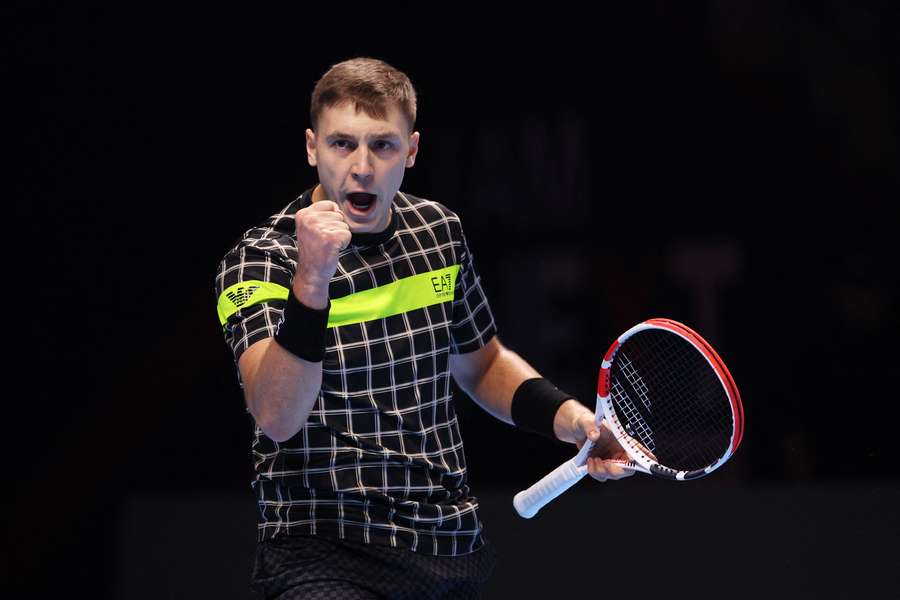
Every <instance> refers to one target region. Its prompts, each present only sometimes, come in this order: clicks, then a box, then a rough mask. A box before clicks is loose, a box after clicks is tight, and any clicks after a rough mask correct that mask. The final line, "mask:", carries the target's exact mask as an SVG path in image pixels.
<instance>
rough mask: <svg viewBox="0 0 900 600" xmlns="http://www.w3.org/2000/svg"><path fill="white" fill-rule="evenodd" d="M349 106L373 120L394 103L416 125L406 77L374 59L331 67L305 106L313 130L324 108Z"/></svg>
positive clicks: (413, 99) (413, 92) (412, 94)
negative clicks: (307, 107)
mask: <svg viewBox="0 0 900 600" xmlns="http://www.w3.org/2000/svg"><path fill="white" fill-rule="evenodd" d="M344 102H353V104H354V105H355V106H356V110H357V111H360V110H361V111H363V112H364V113H366V114H367V115H369V116H370V117H372V118H373V119H384V118H385V117H387V107H388V104H389V103H390V102H396V103H397V104H398V105H399V107H400V112H401V113H403V116H404V117H406V120H407V122H408V123H409V131H410V133H411V132H412V130H413V126H414V125H415V124H416V90H415V89H414V88H413V85H412V82H411V81H410V80H409V77H407V76H406V73H403V72H402V71H399V70H398V69H395V68H394V67H392V66H391V65H389V64H387V63H386V62H384V61H381V60H377V59H374V58H353V59H350V60H346V61H344V62H341V63H338V64H336V65H334V66H332V67H331V68H330V69H328V71H327V72H326V73H325V74H324V75H323V76H322V78H321V79H320V80H319V81H317V82H316V87H315V88H313V93H312V100H311V102H310V106H309V118H310V122H311V124H312V128H313V130H315V129H316V126H317V125H318V119H319V115H320V114H321V112H322V110H323V109H324V108H331V107H334V106H337V105H339V104H343V103H344Z"/></svg>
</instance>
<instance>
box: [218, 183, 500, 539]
mask: <svg viewBox="0 0 900 600" xmlns="http://www.w3.org/2000/svg"><path fill="white" fill-rule="evenodd" d="M310 197H311V190H307V191H306V192H305V193H304V194H303V195H302V196H301V197H300V198H298V199H297V200H295V201H294V202H292V203H291V204H289V205H288V206H286V207H285V208H284V210H282V211H281V212H279V213H278V214H275V215H273V216H272V217H270V218H269V219H268V220H267V221H266V222H264V223H263V224H262V225H260V226H258V227H254V228H252V229H250V230H248V231H247V232H246V233H245V234H244V236H243V237H242V238H241V240H240V241H239V242H238V243H237V244H236V245H235V247H234V248H233V249H231V250H230V251H229V252H228V253H227V254H226V256H225V258H224V259H223V260H222V262H221V263H220V265H219V268H218V272H217V275H216V297H217V298H219V299H220V307H221V306H222V302H223V299H224V297H225V296H228V298H230V299H231V300H230V301H231V302H232V303H233V304H234V308H233V309H232V310H233V311H234V312H232V313H231V314H228V316H227V317H223V316H222V313H221V311H220V319H222V320H223V321H224V323H223V325H224V333H225V339H226V342H227V343H228V345H229V346H230V347H231V349H232V350H233V352H234V359H235V364H237V361H238V359H239V358H240V356H241V354H242V353H243V351H244V350H246V349H247V348H248V347H249V346H250V345H251V344H253V343H254V342H257V341H259V340H261V339H265V338H266V337H271V336H273V335H274V334H275V331H276V330H277V327H278V323H279V321H280V320H281V317H282V312H283V308H284V301H283V299H279V298H273V297H272V294H269V297H268V299H267V300H265V301H254V293H256V292H258V291H259V290H260V289H262V288H265V287H266V284H274V286H273V285H268V287H269V289H270V290H271V289H277V290H280V289H281V288H285V290H286V291H287V290H290V288H291V279H292V277H293V274H294V272H295V270H296V266H297V258H298V256H297V250H296V245H295V243H296V238H295V233H294V214H295V213H296V211H297V210H299V209H301V208H304V207H306V206H309V203H310ZM392 207H393V215H392V219H391V223H390V225H389V227H388V229H387V230H386V231H384V232H381V233H378V234H363V235H359V234H354V236H353V239H352V241H351V243H350V245H349V246H348V247H347V248H346V249H345V250H343V251H342V252H341V255H340V258H339V264H338V268H337V271H336V273H335V275H334V277H332V279H331V282H330V286H329V297H330V298H331V299H332V307H333V308H332V312H334V303H335V299H340V298H343V297H347V296H350V295H353V294H358V293H359V292H362V291H365V290H372V289H373V288H380V287H382V286H385V285H388V284H392V283H394V282H402V280H405V279H406V278H409V277H411V276H413V275H421V274H427V273H433V272H436V271H441V270H444V271H446V269H447V268H448V267H450V268H453V267H454V265H458V269H459V270H458V274H457V275H456V277H455V282H454V286H453V290H452V294H450V292H449V290H447V291H446V292H445V293H444V298H445V299H444V300H443V301H441V302H438V303H434V304H431V305H428V306H425V307H422V308H415V309H412V310H407V311H406V312H402V313H400V314H393V315H390V316H386V317H381V318H374V319H371V320H364V321H362V322H359V323H354V324H350V325H339V326H332V327H329V328H328V330H327V332H326V352H325V358H324V360H323V363H322V371H323V373H322V388H321V390H320V392H319V396H318V398H317V400H316V403H315V405H314V407H313V410H312V412H311V413H310V415H309V419H308V421H307V423H306V425H305V426H304V427H303V429H301V430H300V432H298V433H297V434H296V435H295V436H294V437H293V438H291V439H290V440H287V441H285V442H282V443H276V442H274V441H272V440H271V439H269V438H268V437H267V436H266V435H265V434H264V433H263V432H262V430H261V429H260V428H259V427H256V428H255V436H254V441H253V445H252V454H253V458H254V466H255V471H256V478H255V480H254V482H253V487H254V490H255V492H256V496H257V500H258V503H259V508H260V512H259V515H260V519H259V536H258V539H259V540H264V539H269V538H273V537H277V536H282V535H291V534H294V533H298V534H299V533H303V534H314V535H319V534H322V535H330V536H334V537H339V538H342V539H349V540H354V541H360V542H364V543H370V544H382V545H389V546H393V547H405V548H409V549H411V550H414V551H417V552H422V553H426V554H433V555H459V554H466V553H469V552H472V551H474V550H476V549H478V548H479V547H480V546H481V545H482V544H483V543H484V540H483V538H482V523H481V521H480V520H479V518H478V502H477V499H476V498H474V497H472V496H471V495H470V494H469V487H468V485H467V483H466V460H465V455H464V453H463V442H462V437H461V436H460V431H459V424H458V422H457V418H456V414H455V411H454V406H453V398H452V388H451V382H450V377H451V375H450V370H449V357H450V353H466V352H472V351H474V350H477V349H479V348H481V347H482V346H484V345H485V344H486V343H487V342H488V341H489V340H490V339H491V338H492V337H493V336H494V334H495V333H496V327H495V324H494V318H493V315H492V314H491V310H490V307H489V305H488V302H487V299H486V297H485V295H484V293H483V292H482V289H481V285H480V280H479V277H478V274H477V273H476V271H475V268H474V265H473V262H472V255H471V253H470V252H469V249H468V247H467V246H466V241H465V236H464V234H463V231H462V227H461V225H460V221H459V218H458V217H457V216H456V215H455V214H454V213H452V212H451V211H450V210H448V209H447V208H446V207H444V206H443V205H441V204H439V203H437V202H432V201H429V200H424V199H421V198H416V197H414V196H411V195H409V194H405V193H398V194H397V196H396V197H395V198H394V201H393V204H392ZM441 281H443V280H441ZM260 282H265V283H264V284H261V283H260ZM436 289H437V288H436ZM260 297H265V295H264V294H260ZM286 297H287V296H286V293H285V294H284V295H283V296H282V298H286ZM238 380H239V381H240V372H238ZM241 386H242V387H243V383H241Z"/></svg>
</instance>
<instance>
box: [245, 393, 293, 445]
mask: <svg viewBox="0 0 900 600" xmlns="http://www.w3.org/2000/svg"><path fill="white" fill-rule="evenodd" d="M247 407H248V408H249V409H250V414H251V415H252V416H253V420H254V421H255V422H256V426H257V427H259V428H260V429H261V430H262V432H263V433H264V434H265V435H266V437H267V438H269V439H270V440H272V441H273V442H278V443H281V442H286V441H287V440H289V439H291V438H292V437H294V436H295V435H297V433H298V432H299V431H300V430H301V429H303V425H305V424H306V418H305V417H306V416H305V415H303V418H302V419H300V418H299V416H300V415H293V418H291V415H285V414H282V413H281V412H279V411H277V410H273V407H271V406H259V405H257V404H255V403H254V402H253V398H252V396H250V395H249V394H248V395H247Z"/></svg>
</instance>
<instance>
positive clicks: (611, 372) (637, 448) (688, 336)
mask: <svg viewBox="0 0 900 600" xmlns="http://www.w3.org/2000/svg"><path fill="white" fill-rule="evenodd" d="M595 418H596V422H597V426H598V427H600V426H601V423H602V421H603V420H604V419H606V425H607V427H608V428H609V430H610V431H611V432H612V433H613V435H614V436H615V438H616V440H618V442H619V444H621V445H622V447H623V448H624V449H625V452H626V453H627V454H628V458H629V460H628V461H620V462H619V463H618V464H619V465H620V466H622V467H623V468H625V469H632V470H635V471H640V472H642V473H647V474H649V475H654V476H657V477H664V478H666V479H675V480H678V481H686V480H690V479H697V478H698V477H703V476H704V475H707V474H709V473H712V472H713V471H715V470H716V469H717V468H719V467H721V466H722V465H723V464H724V463H725V462H726V461H727V460H728V459H729V458H730V457H731V456H732V455H733V454H734V452H735V451H736V450H737V448H738V445H739V444H740V443H741V437H742V436H743V432H744V409H743V407H742V406H741V396H740V394H739V393H738V389H737V385H735V383H734V379H732V377H731V374H730V373H729V372H728V368H727V367H726V366H725V363H724V362H722V359H721V358H719V355H718V354H716V351H715V350H713V348H712V346H710V345H709V344H708V343H707V342H706V340H704V339H703V338H702V337H700V335H699V334H698V333H696V332H695V331H693V330H691V329H690V328H688V327H687V326H686V325H683V324H681V323H679V322H677V321H672V320H670V319H650V320H648V321H644V322H643V323H640V324H638V325H635V326H634V327H632V328H631V329H629V330H628V331H626V332H625V333H623V334H622V335H621V336H619V339H617V340H616V341H615V342H613V344H612V346H610V348H609V350H608V351H607V352H606V356H604V357H603V363H602V365H601V367H600V377H599V380H598V382H597V408H596V416H595ZM593 448H594V443H593V442H592V441H590V440H587V441H586V442H585V444H584V445H583V446H582V447H581V450H580V451H579V452H578V454H577V455H575V457H574V458H572V459H570V460H568V461H566V462H565V463H563V464H562V465H560V466H559V467H557V468H556V469H554V470H553V471H552V472H550V473H549V474H548V475H546V476H545V477H544V478H543V479H541V480H540V481H538V482H537V483H535V484H534V485H532V486H531V487H530V488H528V489H527V490H524V491H522V492H519V493H518V494H516V496H515V498H514V499H513V506H515V508H516V511H517V512H518V513H519V514H520V515H521V516H523V517H525V518H531V517H533V516H534V515H535V514H536V513H537V512H538V511H539V510H540V509H541V508H542V507H543V506H544V505H546V504H547V503H548V502H550V501H551V500H553V499H554V498H556V497H557V496H559V495H560V494H562V493H563V492H564V491H566V490H567V489H569V488H570V487H572V486H573V485H575V484H576V483H577V482H578V481H579V480H580V479H581V478H582V477H584V476H585V475H586V474H587V459H588V457H589V456H590V453H591V450H593Z"/></svg>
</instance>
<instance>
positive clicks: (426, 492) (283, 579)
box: [216, 58, 630, 598]
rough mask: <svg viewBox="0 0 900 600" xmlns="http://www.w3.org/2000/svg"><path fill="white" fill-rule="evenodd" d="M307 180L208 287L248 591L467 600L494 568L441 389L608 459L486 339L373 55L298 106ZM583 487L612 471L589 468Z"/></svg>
mask: <svg viewBox="0 0 900 600" xmlns="http://www.w3.org/2000/svg"><path fill="white" fill-rule="evenodd" d="M310 117H311V126H312V128H311V129H308V130H307V131H306V151H307V157H308V161H309V164H310V165H311V166H314V167H316V169H317V171H318V176H319V183H318V185H316V186H315V187H314V188H312V189H310V190H307V191H306V192H305V193H304V194H303V195H302V196H301V197H300V198H298V199H297V200H295V201H294V202H292V203H291V204H290V205H288V206H287V207H285V209H284V210H282V211H281V212H280V213H278V214H276V215H273V216H272V217H271V218H269V219H268V220H267V221H266V222H265V223H263V224H262V225H261V226H259V227H255V228H253V229H250V230H249V231H248V232H246V233H245V235H244V236H243V238H242V239H241V240H240V241H239V242H238V244H237V245H236V246H235V247H234V248H233V249H232V250H231V251H230V252H229V253H228V254H227V255H226V256H225V258H224V260H223V261H222V263H221V264H220V265H219V270H218V274H217V277H216V292H217V295H218V297H219V316H220V319H221V321H222V324H223V326H224V328H225V337H226V340H227V342H228V343H229V345H230V347H231V348H232V349H233V351H234V354H235V360H236V361H237V365H238V371H239V379H240V381H241V385H242V387H243V389H244V394H245V399H246V402H247V407H248V410H249V412H250V413H251V415H252V416H253V418H254V419H255V422H256V425H257V427H256V435H255V440H254V443H253V456H254V458H255V468H256V480H255V481H254V488H255V491H256V495H257V499H258V502H259V506H260V523H259V542H260V543H259V546H258V553H257V558H256V566H255V569H254V577H253V579H254V586H255V587H256V589H258V590H259V591H261V592H262V593H263V595H265V596H266V597H279V598H289V597H295V596H296V597H304V598H319V597H323V598H324V597H341V598H381V597H388V598H394V597H401V596H402V597H415V598H445V597H446V598H466V597H474V596H475V595H477V593H478V589H479V587H480V586H481V585H482V584H483V583H484V581H486V579H487V578H488V576H489V574H490V572H491V570H492V569H493V565H494V555H493V549H492V548H491V547H490V545H489V544H488V542H487V540H486V539H485V537H484V536H483V535H482V523H481V522H480V520H479V519H478V502H477V500H476V499H475V498H474V497H472V496H471V495H470V494H469V488H468V485H467V484H466V464H465V457H464V454H463V444H462V439H461V438H460V432H459V427H458V425H457V420H456V416H455V413H454V409H453V402H452V394H451V386H450V377H451V375H452V377H453V379H454V380H455V381H456V382H457V384H459V386H460V387H461V388H462V389H464V390H465V391H466V392H467V393H468V394H469V395H470V396H471V397H472V398H473V399H474V400H475V401H476V402H477V403H478V404H479V405H481V406H482V407H483V408H484V409H485V410H487V411H488V412H489V413H490V414H492V415H493V416H495V417H496V418H498V419H501V420H503V421H504V422H506V423H510V424H516V425H518V426H519V427H520V428H524V429H526V430H529V431H533V432H537V433H541V434H544V435H547V436H549V437H553V438H555V439H560V440H563V441H566V442H571V443H574V444H576V445H577V446H579V447H580V446H581V444H583V443H584V442H585V440H586V438H587V437H591V438H592V439H595V440H600V441H601V442H603V443H601V444H599V447H603V448H604V450H603V451H602V452H603V453H604V454H603V456H605V457H606V458H609V459H619V458H624V452H623V451H622V449H621V447H619V446H618V444H616V442H615V441H614V440H613V439H612V438H611V436H610V435H609V432H608V431H607V430H606V428H604V427H601V428H597V427H596V426H595V424H594V415H593V413H592V411H590V410H588V409H587V408H586V407H584V406H583V405H582V404H581V403H579V402H578V401H576V400H574V399H572V398H571V397H569V396H568V395H566V394H565V393H563V392H561V391H559V390H558V389H556V388H555V387H554V386H553V385H552V384H550V383H549V382H548V381H547V380H546V379H543V378H541V376H540V375H539V374H538V373H537V371H535V370H534V369H533V368H532V367H531V366H530V365H529V364H528V363H526V362H525V361H524V360H523V359H522V358H520V357H519V356H518V355H517V354H515V353H514V352H512V351H510V350H509V349H507V348H505V347H504V346H503V345H502V344H501V343H500V341H499V340H498V339H497V336H496V328H495V325H494V319H493V316H492V313H491V310H490V306H489V304H488V301H487V299H486V298H485V296H484V294H483V292H482V289H481V285H480V280H479V277H478V274H477V272H476V270H475V267H474V264H473V259H472V254H471V252H470V250H469V248H468V247H467V245H466V240H465V236H464V235H463V231H462V227H461V225H460V221H459V219H458V217H457V216H456V215H455V214H454V213H452V212H451V211H450V210H448V209H447V208H446V207H444V206H443V205H441V204H438V203H436V202H432V201H428V200H423V199H421V198H417V197H415V196H412V195H409V194H406V193H403V192H400V191H399V190H400V185H401V183H402V181H403V175H404V172H405V170H406V169H408V168H410V167H412V166H413V164H414V163H415V160H416V156H417V153H418V149H419V133H418V132H416V131H414V124H415V117H416V96H415V91H414V89H413V87H412V84H411V83H410V81H409V79H408V78H407V76H406V75H405V74H403V73H401V72H400V71H398V70H396V69H394V68H393V67H391V66H390V65H387V64H385V63H383V62H381V61H377V60H373V59H364V58H360V59H354V60H349V61H346V62H343V63H340V64H337V65H335V66H334V67H332V68H331V69H330V70H329V71H328V72H327V73H326V74H325V75H324V76H323V77H322V79H321V80H320V81H319V82H318V83H317V84H316V87H315V89H314V91H313V94H312V101H311V109H310ZM589 472H590V474H591V475H592V476H594V477H595V478H596V479H599V480H601V481H602V480H606V479H618V478H621V477H623V476H626V475H628V474H630V472H626V471H623V470H622V469H621V468H620V467H619V466H618V465H616V464H615V463H614V462H613V461H611V460H610V461H604V460H601V459H600V458H591V459H590V462H589Z"/></svg>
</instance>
